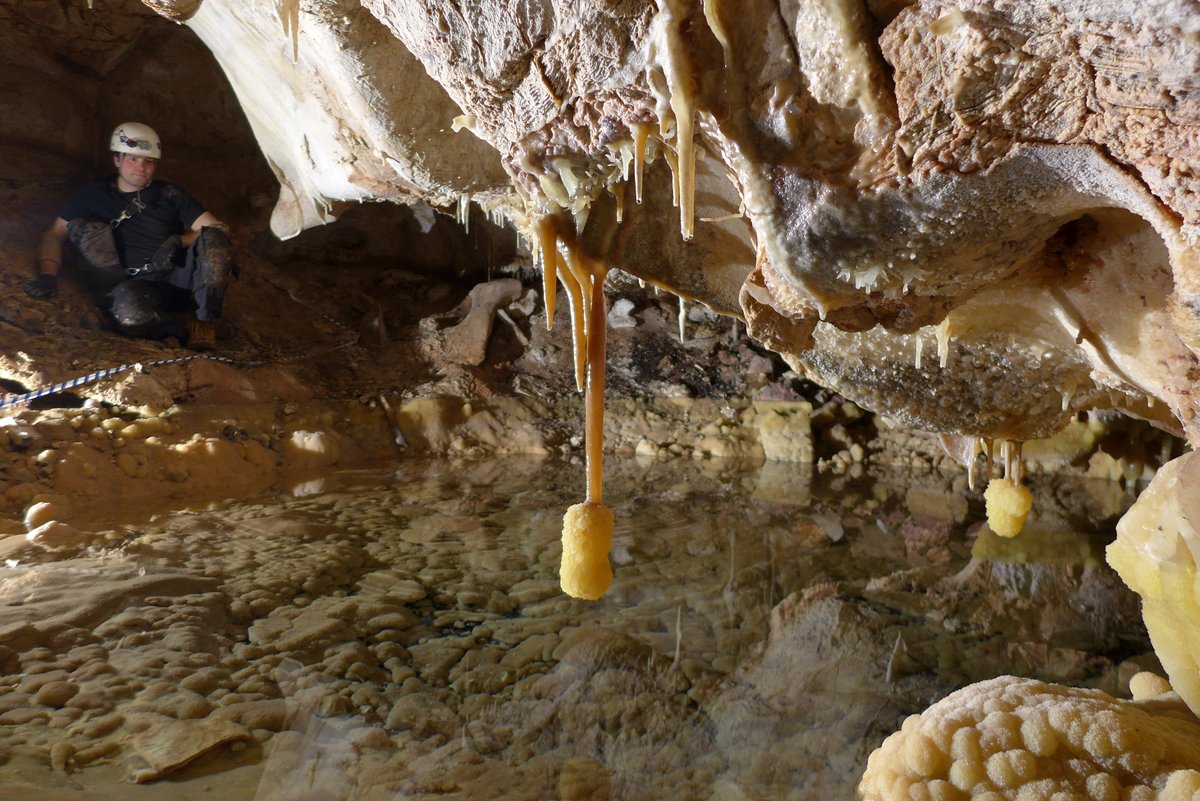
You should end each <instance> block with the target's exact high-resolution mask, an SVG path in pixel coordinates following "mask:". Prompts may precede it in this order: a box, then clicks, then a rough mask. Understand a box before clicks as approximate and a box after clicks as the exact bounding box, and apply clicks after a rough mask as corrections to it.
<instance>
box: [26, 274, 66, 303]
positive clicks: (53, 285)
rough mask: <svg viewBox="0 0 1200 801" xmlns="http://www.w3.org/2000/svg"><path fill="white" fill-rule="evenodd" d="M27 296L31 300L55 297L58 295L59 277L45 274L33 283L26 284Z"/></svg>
mask: <svg viewBox="0 0 1200 801" xmlns="http://www.w3.org/2000/svg"><path fill="white" fill-rule="evenodd" d="M25 294H27V295H29V297H31V298H52V297H54V296H55V295H57V294H58V276H57V275H47V274H45V273H43V274H41V275H39V276H38V277H37V278H35V279H33V280H32V281H27V282H26V283H25Z"/></svg>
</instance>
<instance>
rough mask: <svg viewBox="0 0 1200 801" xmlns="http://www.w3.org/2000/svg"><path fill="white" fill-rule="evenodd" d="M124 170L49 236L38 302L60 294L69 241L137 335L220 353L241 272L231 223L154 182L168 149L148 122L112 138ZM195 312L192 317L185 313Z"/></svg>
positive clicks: (112, 308)
mask: <svg viewBox="0 0 1200 801" xmlns="http://www.w3.org/2000/svg"><path fill="white" fill-rule="evenodd" d="M109 149H110V150H112V152H113V164H114V165H115V166H116V168H117V174H116V176H113V177H108V178H102V179H99V180H97V181H93V182H92V183H90V184H88V185H87V186H85V187H84V188H83V189H81V190H80V191H79V192H77V193H76V194H75V196H74V197H72V198H71V200H70V201H69V202H68V203H67V205H66V206H64V207H63V210H62V214H61V215H60V216H59V217H58V219H56V220H55V221H54V224H53V225H52V226H51V227H50V229H49V230H48V231H46V233H45V235H44V236H43V238H42V245H41V250H40V252H39V254H38V256H39V258H38V265H37V266H38V277H37V278H35V279H33V280H32V281H30V282H29V283H28V284H27V285H26V291H27V292H28V293H29V294H30V295H32V296H33V297H35V298H50V297H53V296H54V295H55V294H57V292H58V270H59V265H60V264H61V263H62V254H63V241H64V240H67V241H69V242H70V243H71V245H73V246H74V249H75V251H76V252H77V253H78V255H79V256H80V258H79V262H80V265H81V268H82V274H83V279H84V281H85V282H86V283H87V285H88V287H89V288H90V289H92V290H93V292H94V293H95V294H96V296H97V299H98V301H99V302H100V303H101V304H102V305H104V306H106V307H107V309H108V310H109V312H110V313H111V314H112V316H113V319H114V320H115V321H116V323H117V326H118V328H119V329H120V330H121V331H122V332H123V333H125V334H129V335H130V336H140V337H151V338H164V337H168V336H175V337H178V338H179V339H180V340H181V341H185V342H186V343H187V345H188V347H190V348H191V349H193V350H197V351H207V350H212V349H213V348H214V347H216V322H217V321H218V320H220V318H221V308H222V306H223V304H224V299H225V289H226V286H227V284H228V283H229V277H230V275H236V267H235V265H234V263H233V246H232V242H231V241H230V238H229V234H228V227H227V226H226V225H225V224H224V223H222V222H221V221H220V220H218V219H217V218H216V217H215V216H213V214H212V213H211V212H208V211H206V210H205V209H204V207H203V206H202V205H200V203H199V202H198V201H197V200H196V199H195V198H193V197H192V196H191V195H190V194H188V193H187V192H186V191H185V190H183V189H182V188H180V187H179V186H176V185H175V184H172V183H169V182H167V181H156V180H154V173H155V170H156V169H157V168H158V161H159V159H160V158H161V157H162V146H161V142H160V140H159V137H158V134H157V133H155V132H154V130H153V129H152V128H150V127H149V126H147V125H143V124H141V123H136V122H127V123H123V124H121V125H118V126H117V128H116V129H115V130H114V131H113V133H112V138H111V141H110V143H109ZM186 312H193V314H192V315H191V316H190V317H187V318H186V322H185V320H182V319H180V318H179V317H178V316H177V315H179V314H181V313H186Z"/></svg>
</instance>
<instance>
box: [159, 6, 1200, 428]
mask: <svg viewBox="0 0 1200 801" xmlns="http://www.w3.org/2000/svg"><path fill="white" fill-rule="evenodd" d="M147 5H150V6H151V7H153V8H155V9H156V10H157V11H159V12H160V13H163V14H164V15H167V16H169V17H172V18H174V19H176V20H177V21H182V22H184V24H187V25H189V26H191V27H192V28H193V29H194V30H195V31H196V32H197V33H198V34H199V35H200V37H201V39H202V40H203V41H205V43H206V44H208V46H209V47H210V48H211V49H212V51H213V53H214V55H215V56H216V57H217V59H218V61H219V62H220V63H221V64H222V66H223V68H224V69H225V71H226V73H227V75H228V76H229V78H230V81H231V83H232V85H233V86H234V89H235V92H237V94H238V96H239V99H240V101H241V103H242V105H243V107H244V108H245V110H246V112H247V116H248V118H249V120H250V123H251V127H252V128H253V129H254V131H255V134H256V136H257V138H258V140H259V143H260V145H261V146H262V149H263V152H264V154H265V155H266V157H267V159H268V161H269V163H270V164H271V166H272V169H273V170H274V171H275V173H276V175H277V176H278V177H279V179H280V184H281V193H280V199H279V202H278V204H277V206H276V209H275V213H274V216H273V218H272V228H273V230H274V231H275V233H276V234H278V235H281V236H290V235H294V234H296V233H298V232H299V231H300V230H303V229H304V228H306V227H311V226H313V225H319V224H321V223H323V222H327V221H329V220H331V219H333V218H334V217H336V215H337V213H338V210H339V208H340V204H342V203H345V202H352V201H362V200H376V199H382V200H391V201H397V202H412V201H415V200H426V201H428V202H430V203H431V204H434V205H442V206H446V207H455V206H460V205H463V204H466V203H470V202H477V203H479V205H481V206H482V207H483V208H485V209H486V210H488V211H489V212H490V213H492V214H493V215H496V216H498V217H500V218H503V219H505V220H507V221H508V222H509V223H510V224H511V225H512V226H513V227H514V228H516V229H517V230H519V231H522V232H523V233H524V234H525V235H526V237H527V239H528V240H529V241H530V243H531V245H532V246H533V247H532V249H535V250H536V244H537V243H536V239H537V237H536V236H535V231H536V230H537V226H538V223H539V221H542V220H545V219H547V218H553V219H555V220H556V221H557V222H556V223H555V224H554V234H555V238H554V240H552V242H554V243H555V244H557V245H558V246H559V247H562V248H564V249H573V250H576V251H578V252H579V253H581V254H584V255H586V257H587V258H591V259H596V260H603V261H606V262H608V263H611V264H613V265H615V266H618V267H621V268H622V269H624V270H626V271H627V272H630V273H632V274H634V275H636V276H638V277H640V278H642V279H644V280H648V281H651V282H654V283H656V284H659V285H662V286H664V287H667V288H671V289H673V290H675V291H677V292H679V293H680V294H681V295H686V296H688V297H692V298H696V299H699V300H701V301H703V302H705V303H706V304H708V305H709V306H711V307H712V308H714V309H717V310H719V311H722V312H725V313H729V314H733V315H737V316H741V317H744V318H745V319H746V320H747V321H748V324H749V329H750V332H751V333H752V335H755V336H756V337H757V338H759V339H760V340H761V341H763V342H764V343H765V344H767V345H768V346H769V347H772V348H773V349H775V350H778V351H779V352H781V353H782V354H783V355H784V356H785V357H786V358H787V359H788V360H789V361H790V362H791V363H792V364H793V365H794V366H796V367H798V368H800V369H801V370H803V371H804V372H805V373H806V374H807V375H809V376H810V377H812V378H814V379H815V380H817V381H818V382H819V383H822V384H825V385H829V386H832V387H834V388H836V389H837V390H838V391H840V392H842V393H843V394H845V395H847V396H848V397H850V398H852V399H854V400H856V401H860V402H862V403H863V404H864V405H866V406H867V407H869V408H871V409H873V410H874V411H877V412H881V413H884V414H888V415H891V416H893V417H895V418H897V419H899V420H901V421H902V422H904V423H906V424H909V425H913V426H916V427H922V428H927V429H931V430H940V431H946V432H951V433H959V434H968V435H975V436H984V437H997V438H1007V439H1029V438H1034V437H1038V436H1045V435H1047V434H1049V433H1052V432H1053V431H1054V430H1056V429H1057V428H1059V427H1061V426H1062V425H1064V424H1065V423H1066V422H1067V421H1068V420H1069V419H1070V418H1071V416H1073V415H1074V414H1075V413H1077V412H1079V411H1081V410H1085V409H1089V408H1096V407H1100V408H1117V409H1120V410H1122V411H1124V412H1126V413H1129V414H1133V415H1135V416H1141V417H1146V418H1149V419H1151V420H1152V421H1153V422H1155V423H1156V424H1159V425H1162V426H1164V427H1167V428H1169V429H1171V430H1173V431H1176V432H1177V433H1181V434H1184V435H1185V436H1186V437H1187V438H1188V439H1189V440H1190V441H1191V442H1193V443H1194V442H1196V441H1197V438H1198V437H1200V428H1198V425H1200V424H1197V422H1196V414H1195V413H1196V409H1195V401H1194V400H1193V399H1192V392H1191V390H1192V387H1193V385H1194V383H1195V379H1196V377H1197V375H1198V374H1200V366H1198V365H1197V357H1196V354H1197V351H1198V350H1200V311H1198V306H1200V273H1198V272H1197V265H1196V261H1197V256H1196V249H1197V246H1198V245H1197V240H1198V239H1200V234H1198V233H1197V231H1198V230H1200V229H1198V228H1197V220H1200V202H1198V201H1197V200H1196V197H1197V194H1196V178H1195V176H1194V175H1193V174H1192V166H1191V165H1194V164H1196V163H1200V139H1198V138H1197V135H1196V133H1195V131H1196V130H1197V128H1196V126H1195V125H1193V124H1191V123H1192V117H1193V116H1195V109H1196V108H1197V105H1196V103H1197V99H1198V98H1200V94H1198V90H1196V89H1195V88H1194V87H1193V84H1196V82H1197V78H1196V74H1197V70H1196V69H1194V67H1195V66H1196V61H1197V58H1198V57H1197V55H1196V53H1197V51H1198V48H1200V46H1198V45H1197V43H1196V42H1197V35H1198V32H1200V14H1197V13H1196V12H1195V9H1194V8H1193V7H1191V6H1189V5H1188V4H1185V3H1178V2H1159V3H1153V4H1149V5H1142V6H1139V7H1138V8H1137V9H1130V8H1128V7H1126V6H1125V5H1124V4H1120V3H1083V2H1071V3H1066V4H1057V5H1055V6H1053V7H1051V6H1050V5H1046V4H1040V3H1037V4H1020V3H1005V2H996V1H995V0H991V1H989V0H971V1H970V2H959V3H956V4H949V3H945V2H935V1H930V0H926V1H925V2H916V3H907V4H891V5H889V6H888V7H887V8H884V7H883V6H881V5H880V4H869V3H868V4H861V3H851V2H840V3H818V2H812V1H809V0H797V1H795V2H786V3H778V2H765V1H764V2H751V3H740V4H737V6H736V7H734V6H733V5H732V4H727V3H720V2H716V0H708V1H707V2H704V3H698V4H690V3H683V2H680V1H679V0H658V2H656V3H653V4H648V3H630V2H618V1H616V0H614V2H608V3H603V4H596V5H588V6H586V7H580V8H575V7H567V6H562V5H561V4H556V3H537V4H513V3H505V2H489V3H482V4H472V5H471V6H470V7H469V8H467V9H461V8H460V7H459V6H457V5H453V6H452V5H451V4H446V3H439V2H427V1H422V0H370V1H369V2H364V3H361V4H359V3H351V2H348V0H331V1H329V2H321V3H317V2H290V3H283V4H275V3H255V4H249V5H247V4H237V5H236V7H235V5H234V4H232V3H231V2H229V0H205V1H204V2H202V3H195V2H165V0H156V2H152V3H147ZM293 36H294V40H293ZM638 201H640V202H638ZM554 246H555V245H554V244H552V245H551V247H554ZM1114 309H1121V312H1122V313H1121V314H1119V315H1117V314H1113V313H1112V312H1113V310H1114ZM922 351H924V354H928V355H924V354H923V353H922ZM923 355H924V358H923ZM956 357H957V358H956Z"/></svg>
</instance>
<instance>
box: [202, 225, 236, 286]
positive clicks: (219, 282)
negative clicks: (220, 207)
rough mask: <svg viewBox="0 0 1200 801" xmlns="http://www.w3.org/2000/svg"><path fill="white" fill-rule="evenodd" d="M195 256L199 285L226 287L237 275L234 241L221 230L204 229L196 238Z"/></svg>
mask: <svg viewBox="0 0 1200 801" xmlns="http://www.w3.org/2000/svg"><path fill="white" fill-rule="evenodd" d="M194 247H195V254H196V269H197V279H198V283H201V284H203V285H205V286H209V287H224V286H225V285H226V284H228V283H229V279H230V277H231V276H235V275H237V265H236V264H234V261H233V240H231V239H230V238H229V234H227V233H225V232H224V231H222V230H221V229H220V228H202V229H201V230H200V236H198V237H197V238H196V244H195V245H194Z"/></svg>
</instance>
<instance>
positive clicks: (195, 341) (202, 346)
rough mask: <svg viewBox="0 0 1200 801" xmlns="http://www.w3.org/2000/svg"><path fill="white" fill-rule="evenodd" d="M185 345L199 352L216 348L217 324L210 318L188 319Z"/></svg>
mask: <svg viewBox="0 0 1200 801" xmlns="http://www.w3.org/2000/svg"><path fill="white" fill-rule="evenodd" d="M187 346H188V347H189V348H190V349H191V350H194V351H197V352H199V353H207V352H208V351H210V350H216V347H217V325H216V323H214V322H213V321H211V320H189V321H188V338H187Z"/></svg>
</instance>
